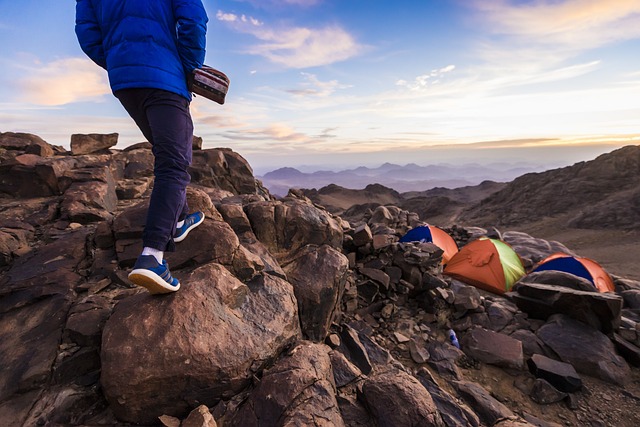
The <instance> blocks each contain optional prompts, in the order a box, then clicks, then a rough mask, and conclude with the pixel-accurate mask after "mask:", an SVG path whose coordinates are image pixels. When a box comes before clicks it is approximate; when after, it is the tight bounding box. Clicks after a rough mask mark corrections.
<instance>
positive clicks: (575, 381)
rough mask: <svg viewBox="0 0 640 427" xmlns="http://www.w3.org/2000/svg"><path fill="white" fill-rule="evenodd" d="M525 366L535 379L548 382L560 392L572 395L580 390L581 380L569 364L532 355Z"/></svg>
mask: <svg viewBox="0 0 640 427" xmlns="http://www.w3.org/2000/svg"><path fill="white" fill-rule="evenodd" d="M527 364H528V366H529V371H531V373H532V374H533V375H535V376H536V378H542V379H544V380H546V381H548V382H549V383H550V384H551V385H552V386H553V387H555V388H557V389H558V390H560V391H563V392H566V393H574V392H576V391H578V390H580V389H581V388H582V379H581V378H580V376H579V375H578V373H577V372H576V370H575V369H574V368H573V366H571V364H569V363H564V362H560V361H557V360H553V359H550V358H548V357H545V356H543V355H540V354H534V355H533V356H532V357H531V359H529V360H528V361H527Z"/></svg>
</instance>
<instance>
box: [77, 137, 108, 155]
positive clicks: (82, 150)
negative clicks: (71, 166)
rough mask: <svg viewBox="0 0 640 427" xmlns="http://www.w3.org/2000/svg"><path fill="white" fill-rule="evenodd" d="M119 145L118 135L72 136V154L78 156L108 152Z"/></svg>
mask: <svg viewBox="0 0 640 427" xmlns="http://www.w3.org/2000/svg"><path fill="white" fill-rule="evenodd" d="M117 143H118V134H117V133H110V134H97V133H91V134H78V133H76V134H73V135H71V154H73V155H74V156H78V155H81V154H91V153H95V152H97V151H101V150H106V149H108V148H111V147H113V146H114V145H116V144H117Z"/></svg>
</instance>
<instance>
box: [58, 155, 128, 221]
mask: <svg viewBox="0 0 640 427" xmlns="http://www.w3.org/2000/svg"><path fill="white" fill-rule="evenodd" d="M65 177H67V178H69V177H71V179H72V180H73V183H72V184H71V185H70V186H69V188H67V190H66V191H65V192H64V198H63V200H62V204H61V206H60V209H61V213H62V217H63V218H68V219H69V220H70V221H73V222H78V223H81V224H88V223H91V222H96V221H105V220H109V219H111V218H112V217H113V213H114V212H115V210H116V207H117V202H118V196H117V195H116V184H115V181H114V179H113V175H112V174H111V171H110V170H109V168H107V167H102V168H86V169H80V170H75V171H73V173H70V174H65Z"/></svg>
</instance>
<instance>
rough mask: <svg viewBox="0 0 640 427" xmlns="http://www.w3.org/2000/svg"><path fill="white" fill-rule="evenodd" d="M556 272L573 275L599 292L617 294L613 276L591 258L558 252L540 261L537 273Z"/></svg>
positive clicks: (535, 269)
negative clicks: (585, 280)
mask: <svg viewBox="0 0 640 427" xmlns="http://www.w3.org/2000/svg"><path fill="white" fill-rule="evenodd" d="M544 270H555V271H564V272H566V273H571V274H573V275H575V276H578V277H582V278H584V279H587V280H588V281H590V282H591V283H592V284H593V286H594V287H595V288H596V289H597V290H598V291H599V292H615V290H616V287H615V285H614V284H613V280H611V276H609V274H608V273H607V272H606V271H604V269H603V268H602V267H601V266H600V264H598V263H597V262H595V261H593V260H591V259H589V258H580V257H574V256H572V255H568V254H565V253H562V252H556V253H554V254H551V255H549V256H548V257H547V258H545V259H543V260H542V261H540V262H539V263H538V264H537V265H536V267H535V268H534V269H533V271H532V273H533V272H535V271H544Z"/></svg>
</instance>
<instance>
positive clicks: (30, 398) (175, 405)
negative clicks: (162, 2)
mask: <svg viewBox="0 0 640 427" xmlns="http://www.w3.org/2000/svg"><path fill="white" fill-rule="evenodd" d="M117 140H118V135H117V134H75V135H72V136H71V145H70V147H71V148H70V150H65V149H64V148H62V147H59V146H54V145H51V144H49V143H47V142H46V141H44V140H43V139H41V138H40V137H38V136H36V135H32V134H25V133H9V132H7V133H0V425H1V426H133V425H157V426H168V427H178V426H182V427H196V426H197V427H203V426H209V427H210V426H216V425H217V426H237V427H251V426H260V427H266V426H274V427H275V426H349V427H358V426H362V427H364V426H374V427H375V426H378V427H403V426H416V427H417V426H447V427H454V426H473V427H477V426H500V427H508V426H518V427H520V426H540V427H543V426H594V427H595V426H598V427H600V426H622V427H632V426H634V427H635V426H638V425H640V368H639V367H640V275H638V268H639V265H640V263H639V262H638V260H639V259H638V253H640V251H639V249H640V242H638V234H637V233H638V229H639V227H638V225H639V224H640V187H639V186H638V182H640V147H639V146H627V147H624V148H621V149H619V150H616V151H613V152H611V153H608V154H604V155H602V156H600V157H598V158H596V159H594V160H592V161H589V162H582V163H579V164H576V165H574V166H570V167H566V168H562V169H556V170H550V171H547V172H540V173H530V174H525V175H523V176H521V177H518V178H516V179H515V180H513V181H512V182H509V183H491V182H487V183H483V184H481V185H479V186H477V188H475V189H473V188H461V189H453V190H448V189H433V190H429V191H425V192H420V193H416V192H414V193H412V194H411V195H410V196H409V195H400V194H399V193H394V192H393V190H391V189H386V188H384V187H381V186H370V187H367V189H364V190H357V191H361V192H365V191H368V192H369V195H368V196H364V197H363V196H362V195H363V193H360V197H358V198H354V197H351V200H355V199H364V200H368V203H366V204H361V205H357V206H353V205H341V204H340V203H343V202H344V203H346V202H345V201H346V200H348V199H349V198H350V196H349V195H348V194H347V192H350V191H356V190H347V189H340V188H338V187H335V186H333V187H330V188H325V189H320V190H316V189H292V190H290V191H289V193H288V194H287V195H286V196H285V197H276V196H273V195H272V194H270V192H269V190H268V189H267V188H265V187H264V186H263V185H262V183H261V182H260V181H258V180H256V178H255V177H254V175H253V171H252V168H251V166H250V165H249V164H248V162H247V161H246V160H245V159H244V158H243V157H242V156H241V155H240V154H238V153H236V152H234V151H232V150H230V149H223V148H221V149H202V145H203V141H202V139H201V138H197V137H195V138H194V142H193V148H194V151H193V164H192V167H191V169H190V173H191V178H192V182H191V185H190V187H189V189H188V199H189V205H190V206H191V207H192V208H193V209H199V210H201V211H203V212H204V213H205V214H206V220H205V222H204V223H203V224H202V225H201V226H200V227H199V228H198V229H197V230H195V231H194V232H193V233H191V234H190V235H189V237H188V239H186V240H185V241H184V242H182V243H179V244H178V250H177V251H176V252H174V253H170V254H168V256H167V261H168V263H169V264H170V265H171V271H172V273H173V274H174V275H175V276H176V277H178V278H179V279H180V280H181V282H182V283H183V287H182V289H181V290H180V291H179V292H177V293H175V294H170V295H163V296H152V295H150V294H149V293H148V292H147V291H146V290H144V289H142V288H136V287H134V286H133V285H131V284H130V283H129V281H128V280H127V273H128V271H129V269H130V268H131V267H132V265H133V263H134V262H135V259H136V256H137V255H138V253H139V251H140V245H141V235H142V229H143V226H144V220H145V217H144V214H145V211H146V204H147V203H148V196H149V193H150V188H151V187H152V185H153V178H152V177H153V155H152V153H151V150H150V145H149V144H148V143H146V142H143V143H139V144H136V145H132V146H130V147H128V148H126V149H123V150H118V149H114V148H113V147H114V146H115V145H116V143H117ZM341 191H344V194H342V196H340V194H339V193H340V192H341ZM376 194H377V195H384V197H385V198H386V200H385V201H383V202H379V203H377V202H376V200H378V199H377V198H376V197H377V195H376ZM329 196H330V197H329ZM391 196H393V197H391ZM380 197H382V196H380ZM329 202H330V203H329ZM423 226H429V227H425V228H424V229H422V231H423V232H424V233H425V234H421V235H420V236H422V237H419V238H418V239H416V238H413V237H407V238H403V237H404V236H406V235H407V233H408V232H409V231H410V230H416V229H419V227H423ZM414 233H415V232H414ZM607 233H609V235H610V236H612V237H610V238H609V240H606V239H605V238H602V240H601V242H602V243H601V244H602V245H604V246H600V249H601V250H600V251H599V252H598V251H596V250H595V248H596V247H597V245H595V244H594V241H596V240H597V238H598V236H605V235H606V234H607ZM569 236H571V238H569ZM561 237H566V239H565V240H563V239H562V238H561ZM439 239H451V240H450V241H448V242H449V243H448V244H449V245H451V242H453V246H449V248H450V250H447V251H445V248H443V247H442V246H443V245H444V244H443V243H440V242H441V241H443V240H439ZM401 240H402V241H401ZM614 241H615V242H614ZM616 242H617V243H618V249H620V248H622V250H620V252H618V254H619V256H618V259H619V260H620V263H618V264H615V263H613V261H612V259H613V258H614V257H611V256H610V257H607V258H605V257H604V256H603V257H602V258H600V256H599V255H600V254H604V252H605V251H603V250H602V248H606V249H607V252H611V253H614V252H612V251H614V249H615V248H614V245H613V243H616ZM634 242H635V244H634ZM573 243H575V245H573ZM439 244H440V246H439ZM581 244H582V245H585V246H584V248H586V249H588V250H587V251H586V252H583V251H582V250H581V246H580V245H581ZM587 252H588V253H587ZM565 267H566V269H565ZM634 268H635V270H634ZM534 270H535V271H534Z"/></svg>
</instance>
